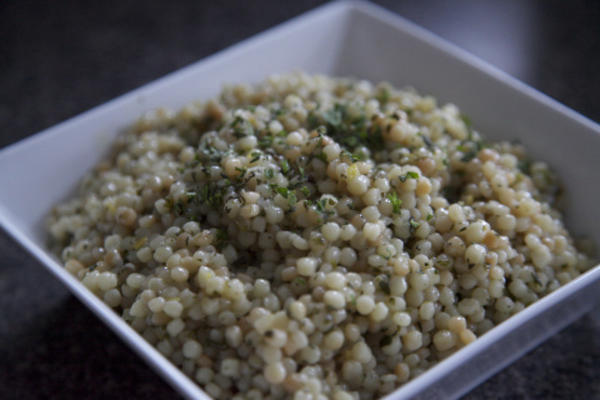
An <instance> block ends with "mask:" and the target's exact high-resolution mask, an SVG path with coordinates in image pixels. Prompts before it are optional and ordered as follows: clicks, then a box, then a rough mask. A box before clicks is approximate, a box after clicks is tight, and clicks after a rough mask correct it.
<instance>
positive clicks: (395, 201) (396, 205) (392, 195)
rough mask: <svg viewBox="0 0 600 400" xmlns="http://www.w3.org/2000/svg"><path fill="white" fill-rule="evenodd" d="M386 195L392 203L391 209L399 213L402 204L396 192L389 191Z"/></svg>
mask: <svg viewBox="0 0 600 400" xmlns="http://www.w3.org/2000/svg"><path fill="white" fill-rule="evenodd" d="M387 197H388V199H389V200H390V202H391V203H392V211H393V212H394V214H398V213H400V206H401V205H402V200H400V199H399V198H398V193H396V192H389V193H388V196H387Z"/></svg>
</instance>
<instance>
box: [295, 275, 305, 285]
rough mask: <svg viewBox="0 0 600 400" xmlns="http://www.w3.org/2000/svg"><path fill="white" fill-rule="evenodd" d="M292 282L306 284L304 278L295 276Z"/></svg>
mask: <svg viewBox="0 0 600 400" xmlns="http://www.w3.org/2000/svg"><path fill="white" fill-rule="evenodd" d="M294 283H295V284H296V285H299V286H304V285H306V279H304V278H301V277H297V278H296V279H294Z"/></svg>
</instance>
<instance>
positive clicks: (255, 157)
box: [250, 151, 260, 164]
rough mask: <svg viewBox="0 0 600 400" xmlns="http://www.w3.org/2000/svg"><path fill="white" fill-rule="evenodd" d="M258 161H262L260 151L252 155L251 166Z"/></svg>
mask: <svg viewBox="0 0 600 400" xmlns="http://www.w3.org/2000/svg"><path fill="white" fill-rule="evenodd" d="M258 160H260V153H259V152H258V151H255V152H254V153H252V159H251V160H250V164H252V163H255V162H257V161H258Z"/></svg>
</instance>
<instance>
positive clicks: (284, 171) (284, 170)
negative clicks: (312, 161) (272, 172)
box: [281, 159, 290, 175]
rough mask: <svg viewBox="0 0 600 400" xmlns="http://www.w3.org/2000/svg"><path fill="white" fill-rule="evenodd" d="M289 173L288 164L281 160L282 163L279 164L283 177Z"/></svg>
mask: <svg viewBox="0 0 600 400" xmlns="http://www.w3.org/2000/svg"><path fill="white" fill-rule="evenodd" d="M289 171H290V163H288V161H287V160H286V159H283V161H282V162H281V172H283V174H284V175H287V173H288V172H289Z"/></svg>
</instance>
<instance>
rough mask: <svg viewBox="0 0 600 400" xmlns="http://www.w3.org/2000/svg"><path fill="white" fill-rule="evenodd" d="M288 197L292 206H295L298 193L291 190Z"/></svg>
mask: <svg viewBox="0 0 600 400" xmlns="http://www.w3.org/2000/svg"><path fill="white" fill-rule="evenodd" d="M287 199H288V204H289V205H290V207H293V206H295V205H296V202H297V201H298V199H297V198H296V193H294V192H293V191H290V192H289V194H288V197H287Z"/></svg>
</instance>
